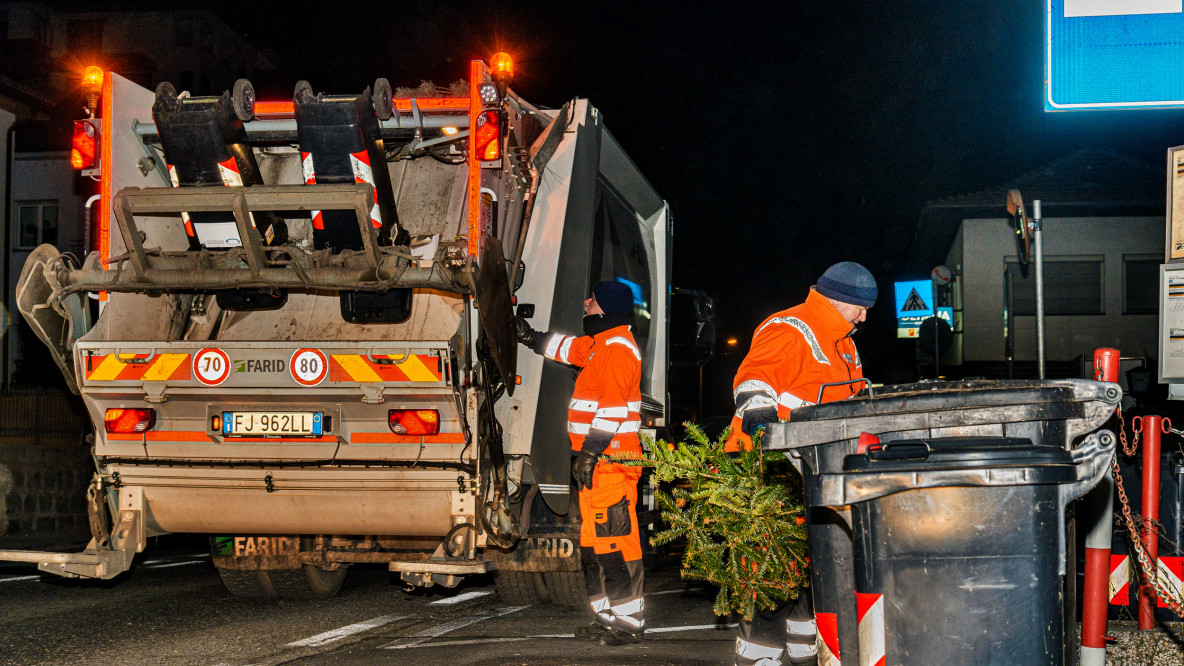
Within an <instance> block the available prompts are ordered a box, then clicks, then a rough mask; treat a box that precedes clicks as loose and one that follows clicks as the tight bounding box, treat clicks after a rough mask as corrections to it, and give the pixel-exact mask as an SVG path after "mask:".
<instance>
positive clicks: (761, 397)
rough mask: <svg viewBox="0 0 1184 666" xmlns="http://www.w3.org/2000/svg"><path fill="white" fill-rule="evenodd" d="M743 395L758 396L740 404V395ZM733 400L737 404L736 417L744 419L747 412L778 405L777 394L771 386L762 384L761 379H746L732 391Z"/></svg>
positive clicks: (750, 397)
mask: <svg viewBox="0 0 1184 666" xmlns="http://www.w3.org/2000/svg"><path fill="white" fill-rule="evenodd" d="M742 393H754V394H756V395H752V396H749V398H748V400H745V401H744V403H743V404H741V402H740V395H741V394H742ZM732 400H734V401H735V402H736V416H739V417H741V418H743V417H744V414H745V412H747V411H748V410H750V409H760V408H761V407H773V406H775V405H776V404H777V392H776V391H774V390H773V387H772V386H770V385H769V384H767V383H765V382H762V381H761V380H759V379H746V380H744V381H742V382H740V384H739V385H738V386H737V387H736V388H735V389H734V390H733V391H732Z"/></svg>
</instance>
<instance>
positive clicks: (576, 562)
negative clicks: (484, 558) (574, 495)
mask: <svg viewBox="0 0 1184 666" xmlns="http://www.w3.org/2000/svg"><path fill="white" fill-rule="evenodd" d="M493 552H494V559H495V560H496V561H497V568H498V570H499V571H534V572H543V573H545V572H551V571H580V570H581V560H580V528H579V525H578V524H577V525H575V526H574V529H573V530H567V531H562V532H551V533H544V534H537V535H531V536H529V537H524V538H522V539H521V540H519V541H518V545H517V546H515V547H514V549H513V550H510V551H500V550H494V551H493Z"/></svg>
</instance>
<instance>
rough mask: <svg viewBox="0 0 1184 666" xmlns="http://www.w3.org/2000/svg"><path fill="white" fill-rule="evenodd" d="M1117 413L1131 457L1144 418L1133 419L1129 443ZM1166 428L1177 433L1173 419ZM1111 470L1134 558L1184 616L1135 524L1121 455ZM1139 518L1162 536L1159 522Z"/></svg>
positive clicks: (1121, 437)
mask: <svg viewBox="0 0 1184 666" xmlns="http://www.w3.org/2000/svg"><path fill="white" fill-rule="evenodd" d="M1116 414H1117V415H1118V440H1119V441H1120V442H1121V443H1122V451H1123V453H1125V454H1126V455H1128V456H1133V455H1135V451H1137V450H1138V448H1139V432H1140V431H1141V429H1142V419H1141V417H1138V416H1136V417H1135V418H1133V419H1131V431H1132V432H1133V433H1134V435H1135V436H1134V438H1133V440H1134V441H1132V442H1130V443H1129V444H1128V443H1127V439H1126V423H1125V422H1124V421H1123V419H1122V409H1121V408H1119V409H1118V410H1117V412H1116ZM1163 431H1164V432H1165V433H1168V432H1176V433H1178V432H1179V431H1176V430H1172V422H1171V421H1170V420H1168V419H1166V418H1165V419H1164V420H1163ZM1110 472H1111V473H1112V474H1113V475H1114V486H1115V487H1116V488H1117V489H1118V499H1119V500H1121V501H1122V519H1123V522H1125V523H1126V529H1127V536H1128V537H1129V538H1130V542H1131V548H1132V550H1134V551H1135V559H1136V560H1137V561H1138V562H1139V569H1141V570H1142V572H1143V575H1144V577H1146V579H1147V581H1148V582H1149V583H1150V584H1151V587H1152V588H1153V589H1154V590H1155V592H1156V594H1158V595H1159V598H1160V599H1161V600H1163V602H1164V603H1165V604H1167V606H1168V608H1170V609H1171V611H1172V612H1173V613H1175V614H1176V615H1179V616H1180V617H1184V598H1181V596H1180V593H1179V592H1178V591H1177V590H1176V588H1175V587H1173V586H1171V585H1168V584H1165V583H1163V582H1161V581H1160V579H1159V575H1158V573H1159V571H1158V569H1157V567H1156V566H1154V565H1153V564H1152V563H1151V556H1150V555H1148V554H1147V549H1146V548H1144V547H1143V540H1142V538H1141V536H1140V535H1139V528H1138V526H1136V524H1135V517H1134V515H1133V514H1132V513H1131V504H1130V501H1129V500H1128V499H1127V497H1126V488H1124V487H1123V485H1122V474H1121V473H1120V472H1119V469H1118V456H1114V458H1113V459H1112V460H1111V462H1110ZM1139 520H1140V521H1142V522H1144V523H1146V524H1147V525H1149V526H1150V527H1151V531H1152V533H1153V535H1154V537H1155V538H1156V539H1158V538H1159V530H1158V528H1157V527H1156V525H1155V524H1154V523H1153V522H1151V521H1149V520H1147V519H1146V518H1143V517H1141V516H1140V518H1139Z"/></svg>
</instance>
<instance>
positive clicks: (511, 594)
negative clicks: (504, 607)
mask: <svg viewBox="0 0 1184 666" xmlns="http://www.w3.org/2000/svg"><path fill="white" fill-rule="evenodd" d="M493 587H494V589H495V590H497V596H498V598H500V599H501V600H502V602H503V603H507V604H511V605H513V606H538V605H545V604H548V603H550V601H551V597H550V595H548V594H547V584H546V583H545V582H544V581H543V574H541V573H536V572H533V571H499V572H497V575H496V576H494V578H493Z"/></svg>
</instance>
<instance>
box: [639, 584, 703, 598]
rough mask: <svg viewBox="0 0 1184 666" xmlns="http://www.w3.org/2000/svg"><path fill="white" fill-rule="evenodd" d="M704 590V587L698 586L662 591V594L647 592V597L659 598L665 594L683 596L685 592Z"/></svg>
mask: <svg viewBox="0 0 1184 666" xmlns="http://www.w3.org/2000/svg"><path fill="white" fill-rule="evenodd" d="M702 589H703V588H702V587H698V586H696V587H680V588H678V589H677V590H662V591H661V592H646V593H645V596H647V597H657V596H661V595H663V594H681V593H683V592H698V591H700V590H702Z"/></svg>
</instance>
